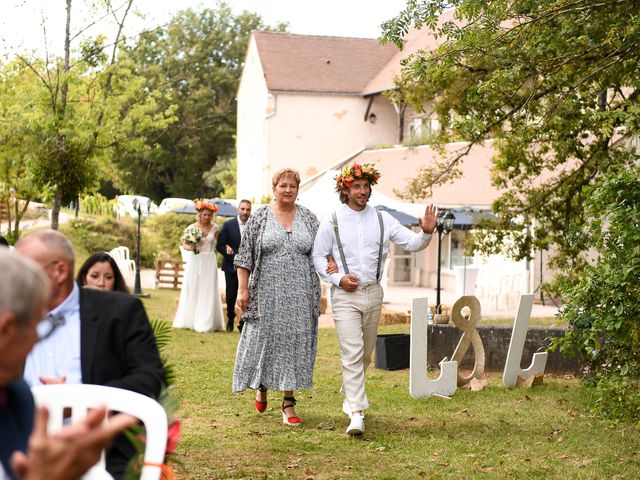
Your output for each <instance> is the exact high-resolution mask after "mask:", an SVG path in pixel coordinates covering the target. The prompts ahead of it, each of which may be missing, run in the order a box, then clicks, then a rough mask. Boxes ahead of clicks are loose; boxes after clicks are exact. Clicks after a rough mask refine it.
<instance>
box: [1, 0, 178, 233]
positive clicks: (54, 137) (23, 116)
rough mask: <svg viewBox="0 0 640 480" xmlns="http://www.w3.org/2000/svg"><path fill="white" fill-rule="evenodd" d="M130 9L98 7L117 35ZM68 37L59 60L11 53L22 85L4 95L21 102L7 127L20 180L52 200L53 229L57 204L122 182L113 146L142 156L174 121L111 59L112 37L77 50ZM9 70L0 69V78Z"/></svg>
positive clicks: (153, 94) (156, 96)
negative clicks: (21, 163)
mask: <svg viewBox="0 0 640 480" xmlns="http://www.w3.org/2000/svg"><path fill="white" fill-rule="evenodd" d="M132 3H133V0H127V2H125V3H124V4H123V5H121V6H120V7H119V8H120V9H122V10H121V11H120V12H118V14H116V13H115V12H114V11H113V9H114V7H113V6H112V5H111V2H99V3H98V4H97V5H99V7H100V8H104V9H105V12H103V13H105V14H106V15H105V16H109V17H111V18H113V19H115V20H116V22H117V23H118V26H119V27H121V28H120V29H117V31H118V32H119V33H118V35H120V34H121V32H122V27H123V26H124V23H125V20H126V18H127V13H128V12H129V10H130V8H131V6H132ZM74 5H76V2H72V3H71V4H70V6H74ZM123 7H124V8H123ZM66 14H67V21H69V22H70V21H71V18H75V17H74V16H73V15H72V12H71V8H70V9H67V10H66ZM72 28H73V27H72ZM75 38H76V37H73V38H72V37H71V35H70V31H69V29H67V30H66V31H65V34H64V36H63V37H62V38H61V39H60V40H61V42H60V43H61V44H63V45H64V52H65V55H64V56H63V57H57V56H47V57H46V58H44V59H42V58H37V57H33V56H31V55H21V54H20V52H13V53H14V54H15V57H16V61H15V62H14V63H15V64H16V65H17V67H18V68H19V69H20V74H21V76H22V77H23V78H24V80H25V81H24V82H22V81H21V82H13V84H12V91H11V94H12V95H13V96H15V97H19V98H20V99H21V100H22V101H20V102H13V104H14V106H15V107H14V110H15V115H13V116H12V117H11V118H10V121H11V124H10V125H12V126H13V128H14V129H16V130H17V133H18V135H17V138H16V141H17V142H19V143H22V144H23V145H25V147H26V148H28V150H26V152H27V156H28V162H27V163H25V166H26V169H27V172H28V174H29V175H26V176H25V178H30V177H31V180H32V183H33V185H34V186H35V187H36V188H37V189H38V190H39V191H41V192H43V193H44V194H49V195H50V198H49V199H52V200H53V208H52V215H51V226H52V228H57V226H58V215H59V212H60V208H61V205H62V204H63V203H67V202H69V201H71V200H75V199H76V198H77V196H78V195H81V194H82V193H84V192H85V191H89V190H95V189H97V187H98V186H99V181H100V180H103V179H109V180H111V181H112V182H113V183H116V184H117V183H118V182H119V181H121V172H119V170H118V169H114V168H112V164H111V156H112V153H113V150H114V149H115V148H116V147H117V148H118V150H119V151H126V152H136V151H138V150H140V149H144V148H145V136H146V135H147V134H148V132H150V131H153V133H154V134H157V132H158V131H161V130H162V129H163V128H164V127H166V126H167V125H168V124H169V123H171V122H172V121H174V120H175V117H174V116H173V107H172V106H171V105H167V104H163V105H162V106H160V105H159V101H160V100H162V98H163V94H162V93H160V91H158V90H153V89H151V88H149V85H147V84H146V81H145V78H144V77H142V76H141V75H137V74H135V73H134V71H133V69H132V68H131V65H130V64H127V62H126V60H122V61H121V60H120V59H119V58H118V56H117V54H116V53H117V50H118V47H119V45H120V44H121V38H120V37H119V36H117V37H116V38H115V39H112V40H114V41H112V42H111V43H109V42H107V41H106V37H105V36H104V35H98V36H97V37H96V38H95V39H88V40H85V41H84V42H83V43H82V44H81V45H79V48H78V47H77V46H76V45H75V44H74V40H75ZM107 49H109V53H110V54H107V53H106V52H107ZM10 68H11V65H7V66H5V65H0V73H3V71H4V70H9V69H10ZM0 102H2V100H0Z"/></svg>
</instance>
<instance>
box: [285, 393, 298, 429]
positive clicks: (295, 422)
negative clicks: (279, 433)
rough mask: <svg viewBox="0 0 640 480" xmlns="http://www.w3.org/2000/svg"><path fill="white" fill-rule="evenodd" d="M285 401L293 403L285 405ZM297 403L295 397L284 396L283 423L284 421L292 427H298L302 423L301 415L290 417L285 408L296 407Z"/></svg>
mask: <svg viewBox="0 0 640 480" xmlns="http://www.w3.org/2000/svg"><path fill="white" fill-rule="evenodd" d="M284 402H291V403H290V404H289V405H285V404H284ZM296 403H297V402H296V399H295V397H284V398H283V399H282V423H284V424H285V425H289V426H290V427H298V426H300V424H301V423H302V420H301V419H300V417H298V416H296V415H293V416H291V417H288V416H287V414H286V412H285V409H287V408H291V407H295V406H296Z"/></svg>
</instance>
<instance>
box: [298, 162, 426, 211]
mask: <svg viewBox="0 0 640 480" xmlns="http://www.w3.org/2000/svg"><path fill="white" fill-rule="evenodd" d="M339 173H340V170H328V171H326V172H325V173H324V175H322V176H321V177H319V178H318V179H317V180H315V181H314V182H313V184H311V185H302V186H301V187H300V190H301V193H299V194H298V203H300V205H304V206H305V207H307V208H308V209H309V210H311V211H312V212H313V213H315V214H316V216H317V217H318V219H319V220H322V219H323V218H326V217H328V216H329V215H331V213H332V212H333V211H335V210H336V209H337V208H338V207H339V206H340V198H339V195H338V193H337V192H336V190H335V185H336V182H335V180H334V178H335V177H336V176H337V175H338V174H339ZM369 205H371V206H372V207H375V206H376V205H384V206H385V207H388V208H393V209H395V210H399V211H401V212H404V213H408V214H409V215H413V216H414V217H422V216H423V215H424V208H425V206H424V205H421V204H417V203H408V202H402V201H400V200H395V199H393V198H389V197H387V196H385V195H382V194H381V193H378V192H376V188H375V187H373V192H372V193H371V198H370V199H369Z"/></svg>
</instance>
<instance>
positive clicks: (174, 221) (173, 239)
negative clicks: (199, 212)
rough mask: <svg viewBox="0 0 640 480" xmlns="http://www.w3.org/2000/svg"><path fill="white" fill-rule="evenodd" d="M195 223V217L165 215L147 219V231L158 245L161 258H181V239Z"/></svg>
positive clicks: (175, 214)
mask: <svg viewBox="0 0 640 480" xmlns="http://www.w3.org/2000/svg"><path fill="white" fill-rule="evenodd" d="M194 221H195V216H191V215H183V214H179V213H165V214H164V215H154V216H152V217H149V218H147V220H146V221H145V223H144V226H145V230H146V231H147V232H148V235H149V237H150V239H152V240H153V242H154V243H155V245H157V250H158V255H159V257H169V258H180V250H179V247H180V237H181V236H182V233H183V232H184V229H185V228H187V226H188V225H190V224H192V223H193V222H194Z"/></svg>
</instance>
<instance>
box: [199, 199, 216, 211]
mask: <svg viewBox="0 0 640 480" xmlns="http://www.w3.org/2000/svg"><path fill="white" fill-rule="evenodd" d="M193 203H194V204H195V206H196V211H197V212H199V211H200V210H204V209H207V210H211V211H212V212H213V213H216V212H217V211H218V207H217V206H216V204H215V203H213V202H211V201H210V200H207V199H197V200H194V201H193Z"/></svg>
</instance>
